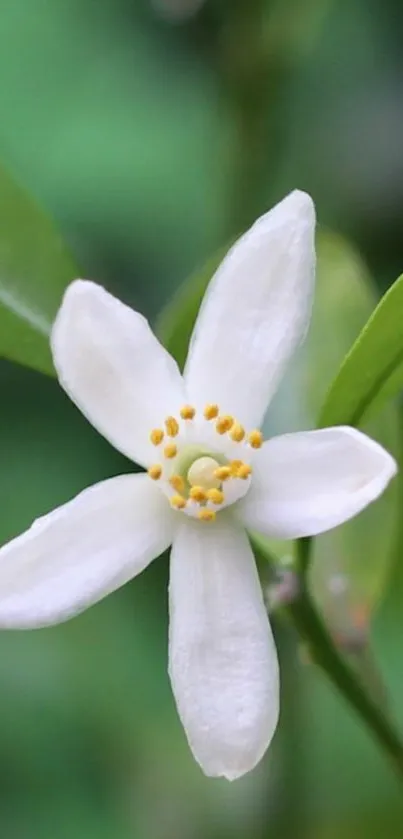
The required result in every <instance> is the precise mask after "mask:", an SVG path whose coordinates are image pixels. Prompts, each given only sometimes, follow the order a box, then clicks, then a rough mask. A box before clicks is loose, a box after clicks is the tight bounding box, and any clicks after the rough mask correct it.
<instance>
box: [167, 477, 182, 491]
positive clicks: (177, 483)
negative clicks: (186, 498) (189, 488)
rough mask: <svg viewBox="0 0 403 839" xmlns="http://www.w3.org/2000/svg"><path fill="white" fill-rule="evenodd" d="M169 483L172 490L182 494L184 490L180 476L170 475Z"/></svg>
mask: <svg viewBox="0 0 403 839" xmlns="http://www.w3.org/2000/svg"><path fill="white" fill-rule="evenodd" d="M169 483H170V484H171V487H172V489H176V491H177V492H183V491H184V489H185V481H184V480H183V478H182V476H181V475H171V477H170V479H169Z"/></svg>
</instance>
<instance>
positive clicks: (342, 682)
mask: <svg viewBox="0 0 403 839" xmlns="http://www.w3.org/2000/svg"><path fill="white" fill-rule="evenodd" d="M288 614H289V615H290V617H291V619H292V621H293V623H294V625H295V627H296V628H297V630H298V633H299V634H300V636H302V638H304V640H305V641H307V642H308V644H309V649H310V652H311V654H312V656H313V659H314V661H315V663H316V664H318V665H319V667H321V669H322V670H324V671H325V673H326V674H327V676H328V677H329V679H330V680H331V681H332V682H333V684H334V685H335V687H337V688H338V690H339V691H340V692H341V693H342V694H343V696H344V698H345V699H346V700H347V702H349V704H350V705H351V706H352V707H353V708H354V710H355V711H356V713H357V714H358V715H359V716H360V717H361V719H362V720H363V721H364V722H365V723H366V725H367V726H368V728H369V729H370V730H371V732H372V734H373V736H374V737H375V739H376V740H377V741H378V743H379V745H380V746H381V748H382V749H383V751H384V752H385V753H386V754H387V755H388V757H389V759H390V760H391V762H392V764H393V766H394V768H395V770H396V772H397V774H398V775H399V777H400V780H401V781H402V782H403V743H402V741H401V739H400V737H399V735H398V734H397V732H396V731H395V729H394V726H393V725H392V723H391V722H390V721H389V720H388V719H386V717H385V716H384V715H383V713H382V712H381V711H380V709H379V708H378V707H377V705H376V703H375V702H374V701H373V700H372V698H371V697H370V696H369V695H368V693H367V692H366V691H365V690H364V688H363V686H362V685H361V683H360V682H359V680H358V678H357V676H356V675H355V673H354V671H353V670H352V669H351V667H350V666H349V665H348V664H347V663H346V662H345V660H344V659H343V657H342V656H341V655H340V653H339V652H338V650H337V649H336V647H335V645H334V643H333V641H332V638H331V636H330V634H329V632H328V630H327V629H326V627H325V625H324V623H323V621H322V619H321V617H320V616H319V614H318V612H317V610H316V607H315V605H314V603H313V601H312V598H311V596H310V594H309V592H308V590H307V588H306V586H305V584H303V586H302V590H301V592H300V595H299V597H298V598H297V600H295V602H294V603H292V604H290V605H289V606H288Z"/></svg>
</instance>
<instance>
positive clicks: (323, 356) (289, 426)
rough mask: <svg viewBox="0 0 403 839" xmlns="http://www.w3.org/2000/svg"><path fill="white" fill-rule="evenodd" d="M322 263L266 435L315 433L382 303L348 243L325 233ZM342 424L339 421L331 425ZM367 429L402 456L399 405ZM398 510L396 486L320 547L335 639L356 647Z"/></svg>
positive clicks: (382, 575) (386, 570)
mask: <svg viewBox="0 0 403 839" xmlns="http://www.w3.org/2000/svg"><path fill="white" fill-rule="evenodd" d="M317 256H318V270H317V283H316V294H315V301H314V308H313V314H312V320H311V325H310V329H309V332H308V336H307V339H306V341H305V343H304V345H303V346H302V347H301V349H300V351H299V352H297V353H296V355H295V357H294V359H293V360H292V362H291V365H290V368H289V370H288V371H287V375H286V376H285V378H284V380H283V382H282V383H281V386H280V389H279V392H278V393H277V394H276V396H275V398H274V400H273V402H272V405H271V406H270V410H269V412H268V416H267V421H266V424H265V431H266V433H267V434H268V435H272V434H278V433H282V432H284V431H290V432H292V431H297V430H298V429H303V428H314V427H315V425H316V419H317V416H318V413H319V410H320V407H321V405H322V404H323V401H324V398H325V394H326V391H327V389H328V385H329V382H330V381H332V379H333V378H334V376H335V375H336V373H337V370H338V369H339V368H340V364H341V363H342V361H343V358H345V355H346V352H348V350H349V348H350V347H351V345H352V344H353V342H354V340H355V338H356V336H357V335H358V334H359V333H360V332H361V330H362V329H363V327H364V325H365V323H366V322H367V320H368V317H369V316H370V314H371V312H372V311H373V309H374V305H375V302H376V300H375V294H374V291H373V287H372V283H371V281H370V277H369V274H368V271H367V269H366V267H365V265H364V264H363V262H362V260H361V259H360V257H359V255H358V254H357V253H356V251H355V250H354V249H353V248H352V247H351V246H350V244H349V243H348V242H346V241H345V240H344V239H342V238H341V237H339V236H335V235H333V234H331V233H328V232H323V231H320V232H319V235H318V238H317ZM339 421H341V418H339ZM342 421H343V422H348V421H349V418H348V417H344V418H343V420H342ZM336 422H337V420H336V418H334V419H333V421H332V424H334V423H336ZM363 428H364V431H365V432H367V433H368V434H369V435H370V436H371V437H373V438H374V439H375V440H378V441H379V442H380V443H382V444H383V445H384V446H385V447H386V448H387V449H388V450H389V451H391V452H392V453H393V454H394V455H395V456H398V454H399V441H398V428H399V420H398V414H397V409H396V407H395V406H394V405H385V406H384V410H383V411H382V412H381V413H380V414H379V415H377V416H374V417H369V418H368V417H367V418H366V420H365V422H364V425H363ZM398 504H399V502H398V497H397V482H396V481H394V482H393V483H392V485H391V486H390V487H389V489H388V491H387V492H386V493H385V494H384V495H383V496H382V497H381V498H380V499H379V500H378V501H377V502H376V504H373V505H371V506H370V507H368V508H367V509H366V510H364V511H363V512H362V513H361V514H360V515H359V516H358V517H356V518H355V519H353V520H352V521H350V522H347V523H346V524H344V525H343V526H341V527H338V528H335V529H334V530H331V531H329V532H328V533H324V534H323V535H321V536H319V537H317V538H316V539H315V540H314V545H313V557H312V563H311V568H310V585H311V588H312V591H313V593H314V595H315V599H316V602H317V603H318V605H319V606H320V608H321V611H322V612H323V614H324V615H325V617H326V619H327V621H328V622H329V624H330V626H331V627H332V629H333V630H334V632H335V633H337V634H340V633H341V632H342V631H343V632H345V633H346V634H347V635H348V636H349V637H350V638H351V641H352V643H353V641H354V638H355V637H356V636H358V635H359V634H360V632H361V629H364V630H365V626H364V624H365V623H366V621H367V620H368V619H369V616H370V614H371V612H372V610H373V608H374V607H375V605H376V603H377V602H378V600H379V598H380V596H381V595H382V593H383V591H384V588H385V585H386V583H387V581H388V579H389V575H390V569H391V564H392V559H393V553H392V551H393V546H394V539H395V524H396V515H397V510H398ZM272 547H273V546H272ZM275 549H276V552H277V555H280V556H281V555H283V554H285V553H289V552H290V545H289V543H283V544H282V546H278V545H276V546H275Z"/></svg>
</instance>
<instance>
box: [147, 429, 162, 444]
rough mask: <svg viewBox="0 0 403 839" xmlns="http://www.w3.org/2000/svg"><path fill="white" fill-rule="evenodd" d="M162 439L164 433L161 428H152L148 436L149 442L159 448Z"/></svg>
mask: <svg viewBox="0 0 403 839" xmlns="http://www.w3.org/2000/svg"><path fill="white" fill-rule="evenodd" d="M163 439H164V432H163V430H162V428H153V430H152V432H151V434H150V440H151V442H152V444H153V446H159V444H160V443H162V441H163Z"/></svg>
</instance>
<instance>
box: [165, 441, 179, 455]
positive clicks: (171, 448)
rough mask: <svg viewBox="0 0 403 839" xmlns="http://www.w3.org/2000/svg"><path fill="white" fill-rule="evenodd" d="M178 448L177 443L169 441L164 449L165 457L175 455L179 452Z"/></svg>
mask: <svg viewBox="0 0 403 839" xmlns="http://www.w3.org/2000/svg"><path fill="white" fill-rule="evenodd" d="M177 451H178V449H177V448H176V446H175V443H168V445H167V446H165V449H164V457H169V458H171V457H175V456H176V454H177Z"/></svg>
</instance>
